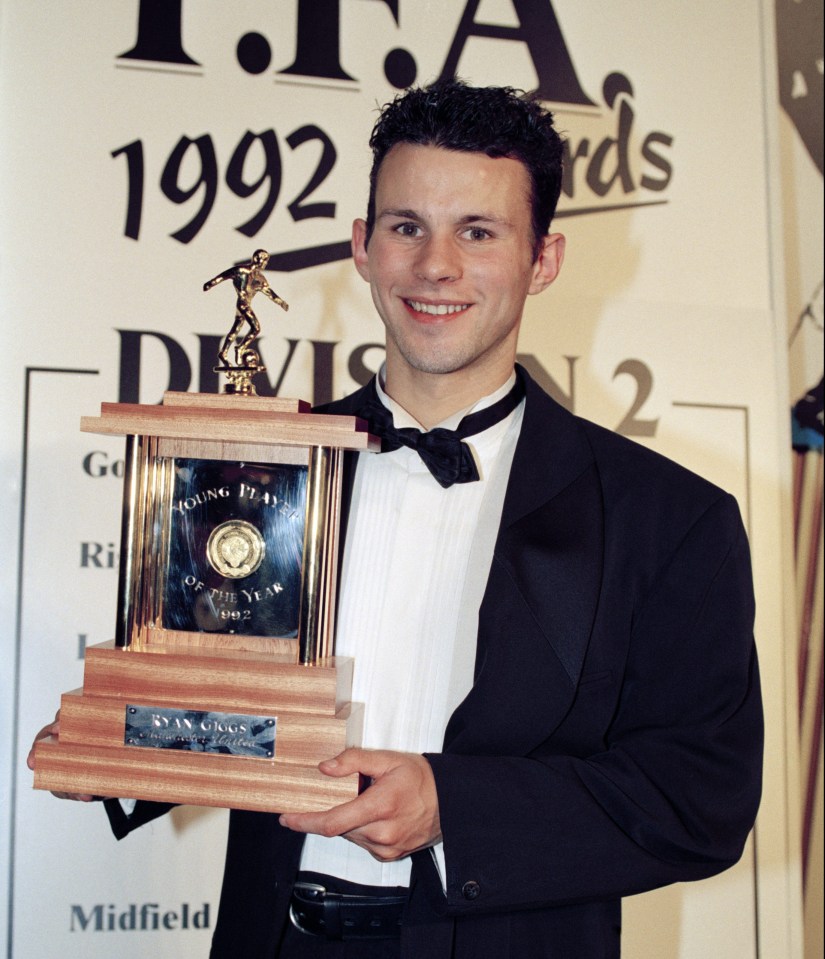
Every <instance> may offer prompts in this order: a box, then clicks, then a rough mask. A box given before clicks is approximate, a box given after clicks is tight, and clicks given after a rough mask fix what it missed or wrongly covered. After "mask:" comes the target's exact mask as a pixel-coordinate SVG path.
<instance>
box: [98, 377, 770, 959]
mask: <svg viewBox="0 0 825 959" xmlns="http://www.w3.org/2000/svg"><path fill="white" fill-rule="evenodd" d="M360 402H361V400H360V391H359V393H356V394H354V395H353V396H351V397H348V398H347V399H345V400H343V401H341V402H340V403H335V404H331V405H330V406H329V407H327V408H325V409H324V412H336V413H354V412H356V411H357V410H358V408H359V405H360ZM752 621H753V593H752V586H751V575H750V563H749V554H748V547H747V541H746V538H745V534H744V530H743V528H742V524H741V521H740V519H739V512H738V509H737V507H736V504H735V502H734V500H733V498H732V497H730V496H729V495H727V494H725V493H724V492H722V491H721V490H719V489H718V488H716V487H714V486H712V485H711V484H709V483H707V482H705V481H704V480H702V479H700V478H699V477H697V476H695V475H694V474H692V473H689V472H688V471H686V470H684V469H682V468H681V467H679V466H677V465H676V464H674V463H672V462H670V461H669V460H666V459H664V458H662V457H661V456H658V455H657V454H655V453H652V452H650V451H648V450H646V449H644V448H642V447H640V446H638V445H636V444H634V443H631V442H629V441H627V440H625V439H622V438H621V437H619V436H616V435H615V434H613V433H610V432H608V431H606V430H603V429H601V428H599V427H597V426H595V425H593V424H592V423H588V422H586V421H584V420H581V419H578V418H576V417H574V416H573V415H571V414H570V413H568V412H566V411H565V410H564V409H562V408H561V407H560V406H559V405H558V404H556V403H555V402H554V401H553V400H551V399H550V398H549V397H548V396H547V395H546V394H544V393H543V392H542V391H541V390H540V389H539V388H538V387H537V386H536V384H535V383H533V382H532V381H529V380H528V383H527V397H526V406H525V414H524V421H523V426H522V431H521V435H520V438H519V441H518V445H517V448H516V452H515V457H514V460H513V466H512V470H511V475H510V480H509V485H508V487H507V492H506V496H505V501H504V509H503V515H502V519H501V526H500V529H499V534H498V539H497V542H496V546H495V551H494V556H493V562H492V567H491V571H490V576H489V580H488V583H487V588H486V592H485V595H484V599H483V602H482V605H481V609H480V613H479V622H478V645H477V654H476V666H475V681H474V685H473V688H472V690H471V692H470V693H469V694H468V695H467V697H466V699H465V700H464V702H463V703H461V705H460V706H459V707H458V708H457V709H456V711H455V713H454V714H453V716H452V718H451V719H450V722H449V724H448V727H447V730H446V735H445V740H444V748H443V750H442V752H441V753H439V754H437V755H430V756H428V759H429V761H430V763H431V765H432V768H433V771H434V774H435V779H436V785H437V789H438V798H439V806H440V814H441V823H442V831H443V835H444V849H445V855H446V863H447V876H446V877H445V878H446V886H447V892H446V895H445V894H444V891H443V888H442V884H441V881H440V879H439V877H438V875H437V873H436V870H435V866H434V864H433V861H432V857H431V855H430V854H429V851H425V852H423V853H417V854H415V855H414V856H413V874H412V881H411V887H410V896H409V902H408V906H407V911H406V921H405V924H404V931H403V939H402V953H403V955H404V956H405V959H449V957H451V956H454V957H455V959H488V957H489V959H507V957H512V959H531V957H536V959H538V957H543V959H597V957H598V959H606V957H617V956H618V955H619V936H620V925H621V919H620V900H621V897H622V896H625V895H629V894H633V893H638V892H642V891H644V890H647V889H651V888H654V887H657V886H661V885H665V884H667V883H671V882H675V881H680V880H692V879H701V878H703V877H706V876H710V875H713V874H714V873H717V872H720V871H722V870H723V869H726V868H727V867H729V866H731V865H732V864H733V863H735V862H736V861H737V859H738V858H739V856H740V855H741V852H742V848H743V845H744V842H745V839H746V837H747V835H748V832H749V830H750V828H751V826H752V824H753V821H754V817H755V814H756V809H757V806H758V802H759V794H760V788H761V752H762V715H761V701H760V694H759V680H758V672H757V665H756V654H755V649H754V644H753V638H752ZM388 641H391V637H389V638H388ZM118 808H119V807H118ZM163 808H164V807H147V806H146V805H144V804H141V805H140V806H139V808H138V810H137V811H136V813H135V814H134V815H133V817H131V818H130V820H128V821H125V820H123V819H122V818H120V817H119V816H118V810H117V809H115V810H110V815H112V817H113V820H114V825H115V830H116V833H118V834H125V832H127V831H128V830H129V829H131V828H134V827H135V826H136V825H139V824H140V823H141V822H143V821H146V819H148V818H153V817H154V815H156V814H157V813H158V812H160V811H162V810H163ZM301 843H302V837H301V836H300V835H297V834H294V833H290V832H289V831H287V830H284V829H282V828H281V827H280V826H279V824H278V821H277V817H276V816H272V815H268V814H261V813H251V812H238V811H235V812H233V813H232V814H231V816H230V829H229V841H228V848H227V862H226V872H225V876H224V886H223V892H222V895H221V905H220V910H219V919H218V924H217V928H216V932H215V938H214V942H213V949H212V959H235V957H237V956H239V955H241V954H242V955H243V956H244V959H273V957H274V956H275V955H276V950H277V943H278V940H279V937H280V934H281V930H282V928H283V923H284V922H285V921H286V909H287V903H288V898H289V894H290V889H291V884H292V882H293V880H294V876H295V872H296V869H297V864H298V860H299V857H300V849H301ZM240 944H242V945H240ZM239 946H240V949H241V951H240V952H239V951H238V949H239Z"/></svg>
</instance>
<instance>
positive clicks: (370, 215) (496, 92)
mask: <svg viewBox="0 0 825 959" xmlns="http://www.w3.org/2000/svg"><path fill="white" fill-rule="evenodd" d="M398 143H415V144H419V145H422V146H437V147H442V148H444V149H445V150H458V151H463V152H467V153H484V154H486V155H487V156H488V157H493V158H495V157H509V158H510V159H513V160H520V161H521V162H522V163H523V164H524V166H525V167H526V169H527V173H528V174H529V176H530V184H531V189H532V196H531V198H530V202H531V208H532V217H531V218H532V226H533V256H534V257H537V256H538V254H539V251H540V249H541V242H542V239H543V238H544V237H545V236H546V234H547V231H548V230H549V229H550V221H551V220H552V219H553V214H554V213H555V212H556V204H557V203H558V200H559V194H560V193H561V180H562V152H563V141H562V138H561V137H560V136H559V134H558V133H557V132H556V130H555V128H554V127H553V115H552V114H551V113H550V112H549V111H548V110H546V109H545V108H544V107H543V106H542V105H541V104H540V103H539V102H538V101H537V100H536V99H535V98H533V97H531V96H529V95H528V94H526V93H524V92H523V91H521V90H514V89H513V88H512V87H471V86H468V85H467V84H466V83H464V82H463V81H461V80H453V79H447V80H437V81H436V82H435V83H432V84H430V85H429V86H426V87H414V88H412V89H410V90H408V91H407V92H406V93H403V94H399V95H398V96H397V97H396V98H395V99H394V100H393V101H392V102H391V103H388V104H386V105H385V106H384V108H383V110H382V111H381V116H380V117H379V118H378V121H377V122H376V124H375V127H374V128H373V131H372V136H371V137H370V147H371V148H372V170H371V171H370V195H369V201H368V204H367V242H369V239H370V237H371V236H372V231H373V229H374V227H375V189H376V184H377V182H378V172H379V170H380V169H381V164H382V163H383V162H384V158H385V157H386V156H387V154H388V153H389V152H390V150H391V149H392V148H393V147H394V146H395V145H396V144H398Z"/></svg>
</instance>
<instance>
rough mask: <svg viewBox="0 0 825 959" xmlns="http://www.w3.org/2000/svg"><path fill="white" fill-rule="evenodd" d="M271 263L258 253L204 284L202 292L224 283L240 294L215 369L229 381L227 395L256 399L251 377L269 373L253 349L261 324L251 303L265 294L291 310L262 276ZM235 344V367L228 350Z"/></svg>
mask: <svg viewBox="0 0 825 959" xmlns="http://www.w3.org/2000/svg"><path fill="white" fill-rule="evenodd" d="M268 262H269V254H268V253H267V252H266V250H255V252H254V253H253V254H252V259H251V260H250V261H249V263H242V264H240V265H238V266H232V267H230V268H229V269H228V270H224V271H223V273H219V274H218V275H217V276H215V277H213V278H212V279H211V280H207V282H206V283H204V284H203V291H204V293H206V292H207V291H208V290H211V289H212V287H213V286H217V285H218V284H219V283H223V281H224V280H232V285H233V286H234V287H235V292H236V294H237V299H236V300H235V320H234V322H233V324H232V329H230V331H229V332H228V333H227V334H226V338H225V339H224V341H223V344H222V346H221V348H220V351H219V352H218V365H217V366H216V367H215V372H216V373H224V374H225V375H226V378H227V379H228V380H229V385H228V386H227V387H226V392H227V393H240V394H243V395H250V394H253V395H254V393H255V387H254V386H253V385H252V377H253V376H254V375H255V374H256V373H262V372H263V371H264V370H265V369H266V367H264V366H261V358H260V355H259V354H258V353H257V351H256V350H254V349H253V348H252V344H253V343H254V342H255V340H256V339H257V338H258V336H259V335H260V332H261V324H260V323H259V322H258V317H257V316H255V311H254V310H253V309H252V299H253V297H254V296H255V294H256V293H263V294H264V296H266V297H268V298H269V299H270V300H272V302H273V303H277V304H278V306H280V307H281V308H282V309H284V310H288V309H289V304H288V303H287V302H286V301H285V300H282V299H281V297H280V296H278V294H277V293H276V292H275V291H274V290H273V289H272V287H271V286H270V285H269V283H268V282H267V279H266V277H265V276H264V274H263V270H264V269H265V267H266V264H267V263H268ZM244 323H246V324H247V325H248V326H249V329H248V331H247V333H246V335H245V336H243V337H242V336H241V335H240V333H241V328H242V327H243V325H244ZM233 344H234V347H235V363H234V365H233V364H231V363H230V362H229V350H230V349H231V348H232V346H233Z"/></svg>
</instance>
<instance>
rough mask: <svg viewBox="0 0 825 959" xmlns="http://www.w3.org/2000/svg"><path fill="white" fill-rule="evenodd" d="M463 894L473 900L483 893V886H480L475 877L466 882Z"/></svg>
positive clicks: (462, 888) (462, 889) (462, 890)
mask: <svg viewBox="0 0 825 959" xmlns="http://www.w3.org/2000/svg"><path fill="white" fill-rule="evenodd" d="M461 895H462V896H464V898H465V899H469V900H471V901H472V900H473V899H478V897H479V896H480V895H481V886H479V884H478V883H477V882H476V881H475V880H474V879H471V880H470V881H469V882H465V883H464V885H463V886H462V887H461Z"/></svg>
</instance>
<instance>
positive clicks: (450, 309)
mask: <svg viewBox="0 0 825 959" xmlns="http://www.w3.org/2000/svg"><path fill="white" fill-rule="evenodd" d="M404 302H405V303H406V304H407V306H408V307H409V308H410V309H411V310H415V312H416V313H424V314H426V315H427V316H452V315H453V314H455V313H463V312H464V311H465V310H469V309H470V306H471V305H472V304H470V303H422V302H421V301H420V300H404Z"/></svg>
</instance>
